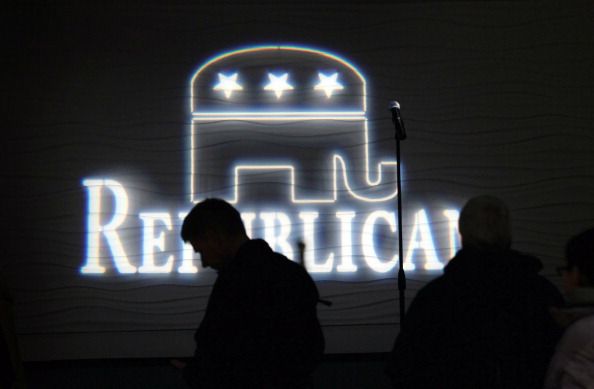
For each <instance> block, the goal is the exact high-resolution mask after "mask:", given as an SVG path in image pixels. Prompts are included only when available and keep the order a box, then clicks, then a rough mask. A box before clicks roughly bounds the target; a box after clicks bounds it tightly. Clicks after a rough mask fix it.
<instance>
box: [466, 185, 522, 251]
mask: <svg viewBox="0 0 594 389" xmlns="http://www.w3.org/2000/svg"><path fill="white" fill-rule="evenodd" d="M458 229H459V231H460V235H462V246H463V247H474V248H478V249H481V250H504V249H507V248H509V247H510V245H511V224H510V218H509V210H508V209H507V206H506V205H505V203H504V202H503V201H501V200H499V199H498V198H496V197H493V196H478V197H474V198H472V199H470V200H468V202H467V203H466V205H464V208H462V212H461V213H460V219H459V221H458Z"/></svg>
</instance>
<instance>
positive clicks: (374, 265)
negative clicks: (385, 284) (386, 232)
mask: <svg viewBox="0 0 594 389" xmlns="http://www.w3.org/2000/svg"><path fill="white" fill-rule="evenodd" d="M378 219H384V220H385V221H387V222H388V224H389V226H390V231H392V232H396V216H395V215H394V213H393V212H386V211H374V212H372V213H371V214H370V215H369V216H368V217H367V219H366V220H365V224H363V233H362V234H361V244H362V246H363V258H365V261H366V262H367V265H368V266H369V267H370V268H371V270H373V271H376V272H378V273H386V272H389V271H390V270H392V269H393V268H394V265H396V262H397V261H398V255H395V256H393V257H392V259H390V260H388V261H385V262H382V260H380V259H379V258H378V256H377V253H376V251H375V244H374V241H373V240H374V239H373V238H374V229H375V224H376V222H377V220H378Z"/></svg>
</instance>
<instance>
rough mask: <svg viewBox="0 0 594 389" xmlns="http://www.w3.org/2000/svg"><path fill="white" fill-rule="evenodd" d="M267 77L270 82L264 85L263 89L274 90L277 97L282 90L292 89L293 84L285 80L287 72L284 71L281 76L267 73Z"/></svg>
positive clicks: (287, 75)
mask: <svg viewBox="0 0 594 389" xmlns="http://www.w3.org/2000/svg"><path fill="white" fill-rule="evenodd" d="M268 78H269V79H270V82H269V83H268V85H266V86H265V87H264V90H272V91H274V94H275V95H276V98H277V99H280V97H281V96H282V94H283V92H284V91H286V90H291V89H293V86H291V85H289V83H288V82H287V79H288V78H289V73H285V74H283V75H282V76H275V75H274V74H272V73H268Z"/></svg>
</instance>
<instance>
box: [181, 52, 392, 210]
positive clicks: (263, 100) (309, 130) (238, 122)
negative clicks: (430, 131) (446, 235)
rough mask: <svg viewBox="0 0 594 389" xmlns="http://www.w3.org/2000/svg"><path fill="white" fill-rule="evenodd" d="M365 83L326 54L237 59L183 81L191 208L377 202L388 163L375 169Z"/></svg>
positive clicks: (232, 55) (385, 196)
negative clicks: (210, 201)
mask: <svg viewBox="0 0 594 389" xmlns="http://www.w3.org/2000/svg"><path fill="white" fill-rule="evenodd" d="M366 88H367V86H366V81H365V78H364V76H363V75H362V74H361V72H360V71H359V70H357V68H355V67H354V66H353V65H352V64H350V63H349V62H348V61H346V60H344V59H342V58H339V57H337V56H335V55H332V54H329V53H327V52H323V51H319V50H314V49H309V48H303V47H289V46H266V47H254V48H249V49H242V50H237V51H233V52H228V53H225V54H222V55H219V56H217V57H215V58H213V59H211V60H209V61H207V62H206V63H205V64H204V65H203V66H202V67H200V68H199V69H198V70H197V71H196V73H195V74H194V75H193V77H192V80H191V102H190V106H191V107H190V108H191V112H192V127H191V142H192V145H191V157H190V164H191V182H190V186H191V190H190V193H191V200H192V201H193V202H196V201H199V200H200V199H203V198H206V197H222V198H225V199H226V200H228V201H230V202H231V203H241V204H246V203H248V204H249V203H256V202H257V203H259V204H262V203H271V202H286V201H290V202H292V203H312V204H316V203H335V202H337V201H340V202H345V201H346V202H348V201H349V200H351V201H356V202H361V201H363V202H384V201H388V200H390V199H393V198H394V197H395V196H396V195H397V190H396V162H395V161H394V160H381V161H378V160H377V159H374V155H373V150H372V147H371V145H370V141H369V139H370V138H369V123H368V118H367V101H366V99H367V91H366Z"/></svg>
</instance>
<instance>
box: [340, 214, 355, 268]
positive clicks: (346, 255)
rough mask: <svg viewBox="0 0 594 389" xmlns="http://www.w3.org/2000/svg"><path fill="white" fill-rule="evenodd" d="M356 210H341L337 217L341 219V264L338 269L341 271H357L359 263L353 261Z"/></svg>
mask: <svg viewBox="0 0 594 389" xmlns="http://www.w3.org/2000/svg"><path fill="white" fill-rule="evenodd" d="M355 216H356V215H355V212H352V211H342V212H341V211H339V212H336V217H337V218H338V219H339V220H340V249H341V256H340V264H339V265H338V266H336V270H337V271H338V272H340V273H354V272H356V271H357V265H355V264H354V263H353V236H352V235H353V233H352V226H351V224H352V222H353V219H354V218H355Z"/></svg>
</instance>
